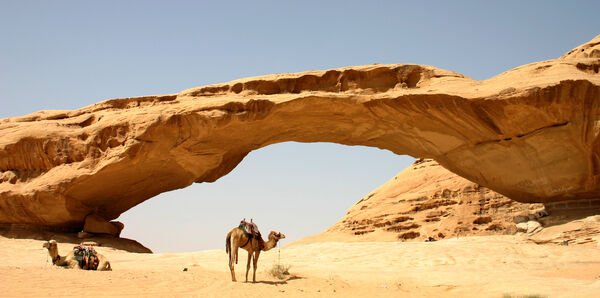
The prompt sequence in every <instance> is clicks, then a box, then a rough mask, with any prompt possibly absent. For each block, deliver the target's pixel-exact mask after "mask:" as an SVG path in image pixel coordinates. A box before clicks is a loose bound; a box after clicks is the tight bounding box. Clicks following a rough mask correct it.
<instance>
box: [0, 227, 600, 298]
mask: <svg viewBox="0 0 600 298" xmlns="http://www.w3.org/2000/svg"><path fill="white" fill-rule="evenodd" d="M42 243H43V241H40V240H30V239H10V238H6V237H0V259H1V260H2V262H1V263H0V276H1V278H0V296H2V297H23V296H42V295H43V296H161V297H165V296H166V297H172V296H202V297H259V296H286V297H287V296H302V297H320V296H323V297H331V296H339V297H399V296H402V297H434V296H435V297H439V296H445V297H502V296H503V295H505V294H511V295H513V296H517V297H518V296H521V295H533V294H538V295H545V296H551V297H598V293H600V248H598V247H592V246H559V245H537V244H535V243H533V242H531V241H528V240H526V239H525V238H522V237H519V236H482V237H469V238H460V239H456V238H454V239H447V240H443V241H437V242H366V243H342V242H321V243H310V244H298V245H293V246H290V247H285V248H281V249H280V250H279V249H278V248H275V249H273V250H271V251H268V252H264V253H263V254H261V258H260V260H259V269H258V272H257V280H258V282H257V283H256V284H252V283H244V282H237V283H233V282H231V280H230V274H229V270H228V267H227V255H226V254H225V251H224V250H209V251H199V252H193V253H161V254H139V253H129V252H126V251H122V250H116V249H113V248H109V247H98V248H97V250H98V251H99V252H100V253H102V254H104V255H105V256H107V257H108V258H109V259H110V260H111V263H112V266H113V268H114V271H111V272H95V271H80V270H69V269H62V268H58V267H54V266H52V265H51V262H50V260H49V258H48V257H47V253H46V251H45V249H43V248H42ZM69 248H72V244H68V243H63V244H60V245H59V249H60V251H61V254H66V251H67V249H69ZM279 255H280V259H281V264H284V265H290V266H291V268H290V273H291V276H290V277H288V278H287V279H286V280H283V281H280V280H277V279H275V278H273V277H271V276H269V275H268V273H267V272H266V271H267V269H268V268H270V267H271V266H272V265H273V264H276V263H277V262H278V258H279ZM245 260H246V253H245V251H243V252H241V254H240V263H239V264H238V265H237V267H236V269H237V272H236V273H237V278H238V280H242V281H243V280H244V272H245V270H244V269H245V268H244V267H245V266H244V265H245ZM184 268H188V270H187V271H183V269H184Z"/></svg>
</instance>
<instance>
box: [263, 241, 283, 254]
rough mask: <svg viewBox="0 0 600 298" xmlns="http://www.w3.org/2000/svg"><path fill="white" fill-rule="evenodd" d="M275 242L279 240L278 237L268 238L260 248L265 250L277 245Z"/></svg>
mask: <svg viewBox="0 0 600 298" xmlns="http://www.w3.org/2000/svg"><path fill="white" fill-rule="evenodd" d="M277 242H279V239H269V241H267V242H265V247H263V249H262V250H264V251H267V250H270V249H272V248H273V247H275V246H277Z"/></svg>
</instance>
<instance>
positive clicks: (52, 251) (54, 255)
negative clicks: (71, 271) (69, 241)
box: [48, 247, 60, 265]
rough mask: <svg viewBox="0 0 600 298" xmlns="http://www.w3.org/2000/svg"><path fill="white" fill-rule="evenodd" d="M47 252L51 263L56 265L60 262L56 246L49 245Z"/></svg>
mask: <svg viewBox="0 0 600 298" xmlns="http://www.w3.org/2000/svg"><path fill="white" fill-rule="evenodd" d="M48 254H49V255H50V257H51V258H52V263H54V264H55V265H58V264H59V263H60V256H59V255H58V248H56V247H50V248H48Z"/></svg>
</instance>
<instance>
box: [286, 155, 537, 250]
mask: <svg viewBox="0 0 600 298" xmlns="http://www.w3.org/2000/svg"><path fill="white" fill-rule="evenodd" d="M540 210H544V205H543V204H539V203H536V204H528V203H519V202H516V201H513V200H511V199H509V198H507V197H505V196H503V195H501V194H498V193H496V192H494V191H491V190H490V189H488V188H486V187H483V186H480V185H478V184H476V183H474V182H471V181H469V180H466V179H464V178H462V177H460V176H458V175H456V174H454V173H452V172H450V171H448V170H446V169H445V168H443V167H442V166H440V165H439V164H438V163H437V162H435V161H433V160H430V159H424V160H417V161H416V162H415V163H414V164H413V165H411V166H410V167H408V168H406V169H404V170H403V171H402V172H400V173H398V175H396V176H395V177H394V178H392V179H390V180H389V181H388V182H386V183H385V184H383V185H382V186H380V187H379V188H377V189H375V190H374V191H372V192H371V193H370V194H368V195H366V196H365V197H363V198H362V199H361V200H360V201H358V202H357V203H356V204H354V205H353V206H352V207H350V209H348V212H347V213H346V215H345V216H344V217H343V218H341V219H340V220H339V221H338V222H336V223H335V224H334V225H333V226H331V227H330V228H328V229H326V230H325V231H323V232H322V233H319V234H317V235H313V236H310V237H306V238H303V239H302V240H300V241H299V242H297V243H310V242H321V241H344V242H362V241H425V240H429V239H430V237H431V238H433V239H435V240H440V239H446V238H454V237H465V236H485V235H498V234H500V235H502V234H509V235H510V234H515V233H516V232H517V231H518V229H519V227H521V229H522V231H523V232H527V229H528V222H533V221H530V220H529V216H530V215H532V216H533V217H535V215H536V213H538V211H540ZM515 220H516V221H519V222H520V221H521V220H523V221H524V222H520V223H518V224H517V223H515ZM538 224H539V223H538Z"/></svg>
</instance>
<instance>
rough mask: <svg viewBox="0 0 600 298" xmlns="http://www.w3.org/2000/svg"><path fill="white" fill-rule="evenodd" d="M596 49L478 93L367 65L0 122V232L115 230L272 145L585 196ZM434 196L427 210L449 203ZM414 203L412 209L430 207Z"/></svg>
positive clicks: (445, 80) (537, 196) (494, 185)
mask: <svg viewBox="0 0 600 298" xmlns="http://www.w3.org/2000/svg"><path fill="white" fill-rule="evenodd" d="M599 38H600V37H596V39H594V40H593V41H591V42H589V43H588V44H586V45H583V46H582V48H583V52H586V51H589V53H588V55H587V57H588V58H580V57H579V56H573V55H571V54H567V55H565V56H564V57H563V58H561V59H556V60H548V61H543V62H537V63H532V64H528V65H524V66H521V67H518V68H515V69H513V70H510V71H507V72H505V73H502V74H500V75H498V76H496V77H494V78H491V79H488V80H483V81H476V80H473V79H471V78H468V77H465V76H463V75H461V74H458V73H455V72H451V71H446V70H442V69H438V68H435V67H432V66H425V65H414V64H393V65H379V64H374V65H367V66H354V67H346V68H339V69H332V70H326V71H308V72H303V73H294V74H275V75H269V76H262V77H253V78H247V79H240V80H236V81H232V82H229V83H225V84H216V85H211V86H204V87H198V88H192V89H188V90H184V91H182V92H180V93H178V94H171V95H157V96H144V97H136V98H121V99H113V100H107V101H103V102H100V103H97V104H94V105H91V106H88V107H84V108H81V109H79V110H74V111H40V112H37V113H34V114H31V115H27V116H22V117H14V118H7V119H0V224H11V223H19V224H32V225H47V226H50V227H61V228H62V229H65V228H67V229H72V230H73V231H79V230H80V229H81V227H82V226H83V221H84V218H85V216H86V215H88V214H90V213H96V214H97V215H99V216H101V217H102V218H104V219H107V220H110V219H114V218H117V217H118V216H119V215H120V214H121V213H123V212H124V211H126V210H128V209H130V208H131V207H133V206H135V205H137V204H139V203H141V202H143V201H145V200H147V199H149V198H151V197H153V196H155V195H157V194H159V193H161V192H165V191H170V190H174V189H178V188H183V187H186V186H188V185H190V184H192V183H194V182H206V181H208V182H211V181H215V180H217V179H218V178H220V177H222V176H223V175H226V174H227V173H229V172H230V171H231V170H232V169H233V168H235V167H236V166H237V164H238V163H239V162H241V160H242V159H243V158H244V157H245V156H246V155H247V154H248V153H249V152H250V151H252V150H256V149H258V148H261V147H264V146H268V145H270V144H274V143H278V142H285V141H297V142H325V141H327V142H335V143H340V144H346V145H365V146H372V147H378V148H382V149H388V150H390V151H392V152H394V153H397V154H408V155H411V156H416V157H426V158H434V159H435V160H436V161H438V162H439V163H440V164H441V165H443V166H444V167H446V168H447V169H449V170H451V171H453V172H454V173H457V174H459V175H461V176H463V177H465V178H466V179H468V180H471V181H473V182H475V183H477V184H478V185H481V186H485V187H486V188H489V189H493V190H494V191H496V192H498V193H501V194H503V195H505V196H508V197H510V198H512V199H514V200H518V201H521V202H544V203H546V202H558V201H565V200H572V199H589V198H594V197H598V196H599V195H600V185H599V182H600V155H599V150H600V146H598V143H599V142H600V141H599V138H598V134H599V132H600V129H599V128H598V127H599V126H598V124H597V123H598V122H599V121H600V104H599V102H600V101H599V100H598V99H599V98H600V76H599V75H598V66H599V65H600V61H599V60H598V59H597V58H594V57H596V56H595V55H596V54H595V53H596V52H595V49H596V47H597V45H594V44H595V43H597V40H598V39H599ZM570 53H571V52H570ZM586 53H587V52H586ZM590 57H592V58H590ZM440 195H441V197H442V198H441V199H440V200H439V202H435V204H442V205H443V204H450V203H451V201H452V200H451V199H449V198H444V194H440ZM423 204H424V205H415V207H417V208H419V209H423V210H428V209H429V208H431V207H433V206H434V205H427V204H429V203H423ZM590 204H591V203H590ZM411 236H414V235H412V234H411Z"/></svg>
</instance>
